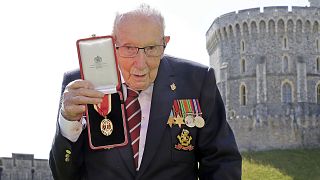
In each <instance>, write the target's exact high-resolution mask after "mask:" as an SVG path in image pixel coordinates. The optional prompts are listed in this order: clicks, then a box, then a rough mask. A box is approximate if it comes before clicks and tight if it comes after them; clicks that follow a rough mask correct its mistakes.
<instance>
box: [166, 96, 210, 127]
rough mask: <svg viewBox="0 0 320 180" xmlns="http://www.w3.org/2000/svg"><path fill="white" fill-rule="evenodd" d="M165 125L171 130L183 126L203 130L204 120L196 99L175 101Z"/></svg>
mask: <svg viewBox="0 0 320 180" xmlns="http://www.w3.org/2000/svg"><path fill="white" fill-rule="evenodd" d="M167 124H168V125H169V126H170V128H172V126H173V125H178V126H179V128H182V127H183V125H186V126H187V127H190V128H193V127H197V128H203V127H204V126H205V120H204V119H203V118H202V111H201V108H200V103H199V100H198V99H175V100H174V101H173V105H172V108H171V112H170V116H169V119H168V122H167Z"/></svg>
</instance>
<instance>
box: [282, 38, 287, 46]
mask: <svg viewBox="0 0 320 180" xmlns="http://www.w3.org/2000/svg"><path fill="white" fill-rule="evenodd" d="M282 48H283V49H288V40H287V38H286V37H284V38H283V43H282Z"/></svg>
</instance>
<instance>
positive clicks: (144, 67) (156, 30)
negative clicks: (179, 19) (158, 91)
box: [116, 17, 164, 90]
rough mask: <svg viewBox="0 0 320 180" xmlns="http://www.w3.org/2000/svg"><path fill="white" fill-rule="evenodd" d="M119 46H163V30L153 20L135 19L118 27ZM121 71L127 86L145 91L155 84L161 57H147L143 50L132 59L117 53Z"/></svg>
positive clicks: (117, 38)
mask: <svg viewBox="0 0 320 180" xmlns="http://www.w3.org/2000/svg"><path fill="white" fill-rule="evenodd" d="M116 42H117V46H134V47H140V48H141V47H146V46H153V45H163V43H164V42H163V30H162V29H161V26H160V25H159V23H158V22H157V21H155V20H154V19H152V18H146V17H134V18H128V19H126V20H123V21H122V22H120V24H119V25H118V30H117V34H116ZM117 58H118V62H119V65H120V69H121V72H122V75H123V78H124V80H125V82H126V84H127V85H128V86H129V87H130V88H132V89H134V90H145V89H147V88H148V87H149V86H150V84H151V83H153V82H154V80H155V78H156V76H157V73H158V68H159V64H160V58H161V56H159V57H147V56H146V54H145V53H144V51H143V50H142V49H140V50H139V52H138V54H137V55H136V56H135V57H132V58H125V57H121V56H120V55H119V52H117Z"/></svg>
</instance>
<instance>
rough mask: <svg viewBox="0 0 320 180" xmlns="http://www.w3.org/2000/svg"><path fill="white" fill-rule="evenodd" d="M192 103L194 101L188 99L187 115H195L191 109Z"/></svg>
mask: <svg viewBox="0 0 320 180" xmlns="http://www.w3.org/2000/svg"><path fill="white" fill-rule="evenodd" d="M190 101H192V99H188V100H187V102H186V103H187V107H188V111H187V113H189V114H193V109H192V107H191V104H190Z"/></svg>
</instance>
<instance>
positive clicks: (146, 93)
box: [59, 84, 154, 169]
mask: <svg viewBox="0 0 320 180" xmlns="http://www.w3.org/2000/svg"><path fill="white" fill-rule="evenodd" d="M153 85H154V84H151V85H150V86H149V87H148V88H147V89H146V90H143V91H141V92H140V94H139V97H138V101H139V103H140V106H141V116H142V119H141V129H140V141H139V160H138V169H139V168H140V164H141V160H142V156H143V152H144V148H145V143H146V136H147V131H148V124H149V115H150V108H151V98H152V93H153ZM122 87H123V96H124V99H126V98H127V87H126V86H125V85H123V86H122ZM59 126H60V132H61V134H62V136H64V137H65V138H67V139H69V140H70V141H72V142H76V141H77V140H78V138H79V136H80V134H81V132H82V130H83V129H84V128H85V127H86V120H85V119H84V118H82V119H81V120H80V121H69V120H66V119H65V118H64V117H63V116H62V115H61V112H60V116H59Z"/></svg>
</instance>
